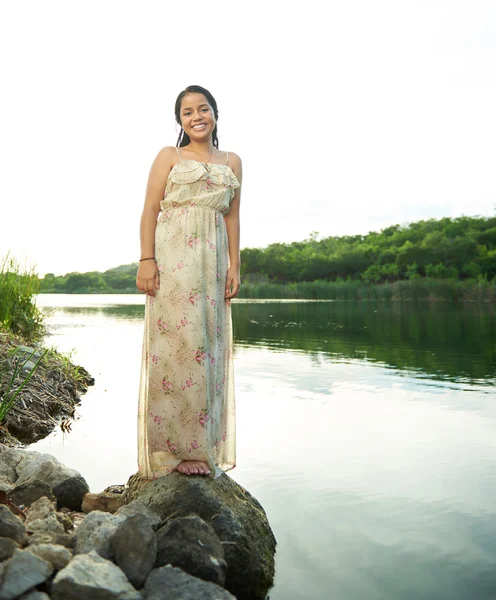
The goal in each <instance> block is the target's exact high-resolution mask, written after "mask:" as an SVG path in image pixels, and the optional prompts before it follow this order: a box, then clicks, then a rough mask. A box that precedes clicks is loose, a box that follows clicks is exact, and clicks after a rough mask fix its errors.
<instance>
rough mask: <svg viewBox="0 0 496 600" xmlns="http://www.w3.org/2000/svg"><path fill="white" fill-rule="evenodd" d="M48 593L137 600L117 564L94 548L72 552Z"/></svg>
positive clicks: (69, 598) (72, 599)
mask: <svg viewBox="0 0 496 600" xmlns="http://www.w3.org/2000/svg"><path fill="white" fill-rule="evenodd" d="M92 514H94V513H92ZM51 597H52V600H141V595H140V594H139V592H137V591H136V590H135V589H134V587H133V586H132V585H131V584H130V583H129V581H128V580H127V579H126V576H125V575H124V573H123V572H122V571H121V570H120V569H119V567H117V566H116V565H114V563H112V562H110V561H109V560H106V559H105V558H102V557H101V556H99V555H98V554H97V553H96V552H95V551H94V550H92V551H91V552H90V553H89V554H79V555H78V556H75V557H74V558H73V559H72V560H71V562H70V563H69V564H68V565H67V567H65V569H62V571H59V572H58V573H57V575H56V577H55V579H54V580H53V585H52V592H51Z"/></svg>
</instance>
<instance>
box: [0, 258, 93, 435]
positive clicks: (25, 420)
mask: <svg viewBox="0 0 496 600" xmlns="http://www.w3.org/2000/svg"><path fill="white" fill-rule="evenodd" d="M39 291H40V280H39V279H38V277H37V276H36V274H35V273H34V272H33V270H29V269H25V268H23V267H22V265H20V264H19V263H18V262H17V261H16V260H15V259H14V258H12V257H7V258H5V259H4V260H3V261H2V262H1V263H0V417H1V419H0V443H2V444H6V445H8V446H17V445H20V444H30V443H33V442H35V441H37V440H40V439H42V438H44V437H46V436H47V435H48V434H49V433H51V431H52V430H53V429H54V428H55V427H57V426H60V427H62V429H63V430H65V431H69V430H70V426H71V420H72V419H74V418H75V408H76V406H77V405H78V404H79V403H80V396H81V395H82V394H83V393H85V392H86V390H87V388H88V386H90V385H93V384H94V380H93V378H92V377H91V376H90V375H89V373H88V372H87V371H86V370H85V369H83V368H82V367H80V366H77V365H74V364H73V363H72V361H71V360H70V358H69V357H68V356H65V355H63V354H60V353H59V352H57V351H56V350H55V349H53V348H46V347H45V346H44V342H45V338H46V336H47V335H48V332H47V330H46V328H45V325H44V321H43V313H42V312H41V311H40V310H39V309H38V308H37V307H36V304H35V296H36V294H37V293H39Z"/></svg>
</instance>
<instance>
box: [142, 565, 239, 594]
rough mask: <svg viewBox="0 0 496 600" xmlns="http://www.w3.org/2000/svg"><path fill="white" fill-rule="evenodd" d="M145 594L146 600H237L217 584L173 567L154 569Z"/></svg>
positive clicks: (147, 581)
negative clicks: (166, 599) (165, 599)
mask: <svg viewBox="0 0 496 600" xmlns="http://www.w3.org/2000/svg"><path fill="white" fill-rule="evenodd" d="M143 592H144V596H143V598H144V599H145V600H163V599H164V598H170V599H171V600H172V599H174V600H199V599H200V598H201V600H236V598H235V596H233V595H232V594H230V593H229V592H228V591H227V590H225V589H223V588H221V587H220V586H218V585H217V584H215V583H211V582H210V581H203V580H202V579H198V578H197V577H193V576H192V575H189V574H188V573H185V572H184V571H181V569H178V568H176V567H171V566H166V567H160V568H158V569H153V571H152V572H151V573H150V575H149V576H148V579H147V580H146V584H145V587H144V588H143Z"/></svg>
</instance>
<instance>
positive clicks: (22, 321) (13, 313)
mask: <svg viewBox="0 0 496 600" xmlns="http://www.w3.org/2000/svg"><path fill="white" fill-rule="evenodd" d="M40 288H41V281H40V280H39V279H38V277H37V275H36V274H35V273H34V271H33V270H32V269H30V270H27V269H26V268H24V267H22V265H21V264H20V263H19V262H18V261H17V260H15V259H14V258H13V257H10V256H7V257H6V258H4V259H3V260H2V261H0V325H2V326H3V327H4V328H5V329H7V330H8V331H11V332H12V333H14V334H16V335H22V336H23V337H24V338H25V339H26V340H30V339H36V338H38V337H40V336H41V334H42V333H43V331H44V329H43V316H42V314H41V312H40V311H39V310H38V308H37V307H36V304H35V295H36V294H37V293H39V291H40Z"/></svg>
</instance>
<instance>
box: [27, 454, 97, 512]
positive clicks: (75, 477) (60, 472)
mask: <svg viewBox="0 0 496 600" xmlns="http://www.w3.org/2000/svg"><path fill="white" fill-rule="evenodd" d="M33 454H35V453H30V454H27V455H25V456H23V458H22V460H21V461H20V463H19V464H18V465H17V467H16V471H17V474H18V476H19V478H18V480H17V481H16V485H20V484H22V483H26V482H28V481H33V480H35V479H41V481H44V482H45V483H48V485H50V486H51V488H52V490H53V493H54V494H55V497H56V498H57V503H58V507H59V508H61V507H62V506H64V505H67V504H69V506H67V508H70V509H71V510H81V502H82V500H83V496H84V494H86V493H87V492H89V491H90V489H89V486H88V484H87V483H86V481H85V479H84V478H83V477H82V475H81V474H80V473H78V472H77V471H76V470H74V469H70V468H69V467H66V466H65V465H63V464H62V463H60V462H59V461H58V460H57V459H56V458H55V457H54V456H52V455H50V454H37V453H36V454H35V455H34V456H33Z"/></svg>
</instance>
